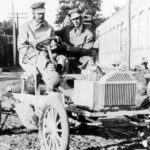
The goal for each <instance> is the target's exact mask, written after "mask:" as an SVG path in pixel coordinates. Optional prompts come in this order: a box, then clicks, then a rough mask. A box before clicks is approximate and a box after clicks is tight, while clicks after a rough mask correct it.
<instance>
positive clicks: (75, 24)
mask: <svg viewBox="0 0 150 150" xmlns="http://www.w3.org/2000/svg"><path fill="white" fill-rule="evenodd" d="M72 23H73V25H74V27H75V28H78V27H80V25H81V17H78V18H75V19H72Z"/></svg>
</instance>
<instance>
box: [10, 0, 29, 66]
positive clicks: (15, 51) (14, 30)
mask: <svg viewBox="0 0 150 150" xmlns="http://www.w3.org/2000/svg"><path fill="white" fill-rule="evenodd" d="M10 14H12V17H10V18H12V23H13V66H16V64H17V36H18V35H17V34H16V24H15V18H17V33H18V32H19V19H20V18H27V17H20V16H19V15H20V14H27V13H18V12H17V13H15V11H14V3H13V0H12V13H10ZM15 15H17V16H15Z"/></svg>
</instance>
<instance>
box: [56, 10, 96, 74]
mask: <svg viewBox="0 0 150 150" xmlns="http://www.w3.org/2000/svg"><path fill="white" fill-rule="evenodd" d="M69 15H70V19H71V21H72V23H73V27H65V28H64V29H62V30H61V31H57V32H56V34H57V35H58V36H60V37H61V38H62V40H63V42H64V45H65V46H66V49H67V50H68V52H69V53H70V54H71V56H73V57H74V58H71V59H70V62H69V66H71V67H70V68H72V69H74V72H75V73H80V72H81V68H82V67H83V66H85V65H86V64H87V62H88V61H90V60H91V55H92V50H91V49H92V47H93V43H94V34H93V33H92V32H91V31H90V30H89V29H88V28H86V27H85V26H84V25H83V22H82V15H81V11H80V10H79V9H78V8H74V9H72V10H70V11H69ZM71 71H72V70H71Z"/></svg>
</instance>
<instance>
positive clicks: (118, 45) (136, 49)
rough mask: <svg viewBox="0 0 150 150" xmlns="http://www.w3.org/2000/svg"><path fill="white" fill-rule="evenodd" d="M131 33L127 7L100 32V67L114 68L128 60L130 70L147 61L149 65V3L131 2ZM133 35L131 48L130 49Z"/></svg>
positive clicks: (141, 1) (101, 27) (114, 16)
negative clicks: (116, 64)
mask: <svg viewBox="0 0 150 150" xmlns="http://www.w3.org/2000/svg"><path fill="white" fill-rule="evenodd" d="M130 23H131V32H130V33H129V32H128V31H129V7H128V4H126V6H124V7H123V8H122V9H121V10H120V11H119V12H117V13H116V14H115V15H113V16H112V17H110V18H109V19H108V20H107V21H105V22H104V23H103V24H102V25H100V26H99V27H98V30H99V63H100V65H101V66H102V67H111V66H112V64H113V63H116V62H118V63H119V62H121V61H122V60H128V57H129V47H130V46H131V50H130V67H131V68H134V66H135V65H137V64H140V63H141V59H142V58H143V57H147V59H148V61H149V64H150V1H149V0H131V13H130ZM129 34H131V45H129Z"/></svg>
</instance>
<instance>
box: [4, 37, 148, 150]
mask: <svg viewBox="0 0 150 150" xmlns="http://www.w3.org/2000/svg"><path fill="white" fill-rule="evenodd" d="M52 39H53V38H50V39H46V40H47V41H49V42H45V41H41V42H39V43H37V45H36V47H37V49H40V48H39V47H40V46H41V45H42V44H43V43H44V44H43V45H42V46H44V47H45V48H46V50H47V51H49V54H50V55H51V49H50V46H49V44H45V43H50V42H51V41H52ZM39 45H40V46H39ZM88 75H89V74H88V73H87V74H80V75H77V74H66V75H63V76H62V77H61V84H60V87H58V88H56V89H55V91H52V92H49V93H48V94H45V92H43V91H44V85H39V87H36V77H34V75H31V74H29V73H23V75H22V87H21V92H16V91H15V90H13V88H11V89H9V90H7V91H6V92H4V93H3V94H2V98H5V97H8V98H9V99H11V100H13V102H14V103H13V106H12V107H13V109H14V110H15V111H16V112H17V114H18V116H19V118H20V120H21V121H22V123H23V124H24V126H25V127H27V128H28V129H30V130H32V129H39V136H40V141H41V147H42V149H43V150H66V149H67V148H68V143H69V121H70V120H73V123H76V122H79V123H81V124H82V123H83V124H87V125H95V126H99V127H101V126H103V120H106V119H110V118H117V117H125V118H127V119H129V121H130V122H132V123H133V124H134V125H135V126H137V127H141V126H142V127H147V128H149V123H150V111H149V100H148V101H145V100H144V101H141V102H140V103H139V102H137V81H136V80H135V78H134V77H133V76H132V74H131V72H130V71H122V70H113V71H110V72H108V73H106V74H105V75H103V76H102V77H101V78H97V79H96V80H91V78H89V76H88ZM31 77H34V80H35V82H34V92H33V91H32V90H30V87H29V86H28V80H29V78H31ZM31 91H32V92H31ZM147 98H148V97H147ZM148 99H149V98H148ZM2 101H3V100H2ZM144 103H145V104H144ZM29 112H30V113H29ZM68 120H69V121H68ZM70 123H72V122H70ZM141 132H142V133H144V132H143V131H141ZM141 136H143V135H141ZM148 139H149V134H148V135H147V136H146V138H145V140H144V141H143V144H144V146H145V147H146V146H147V141H148Z"/></svg>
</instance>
